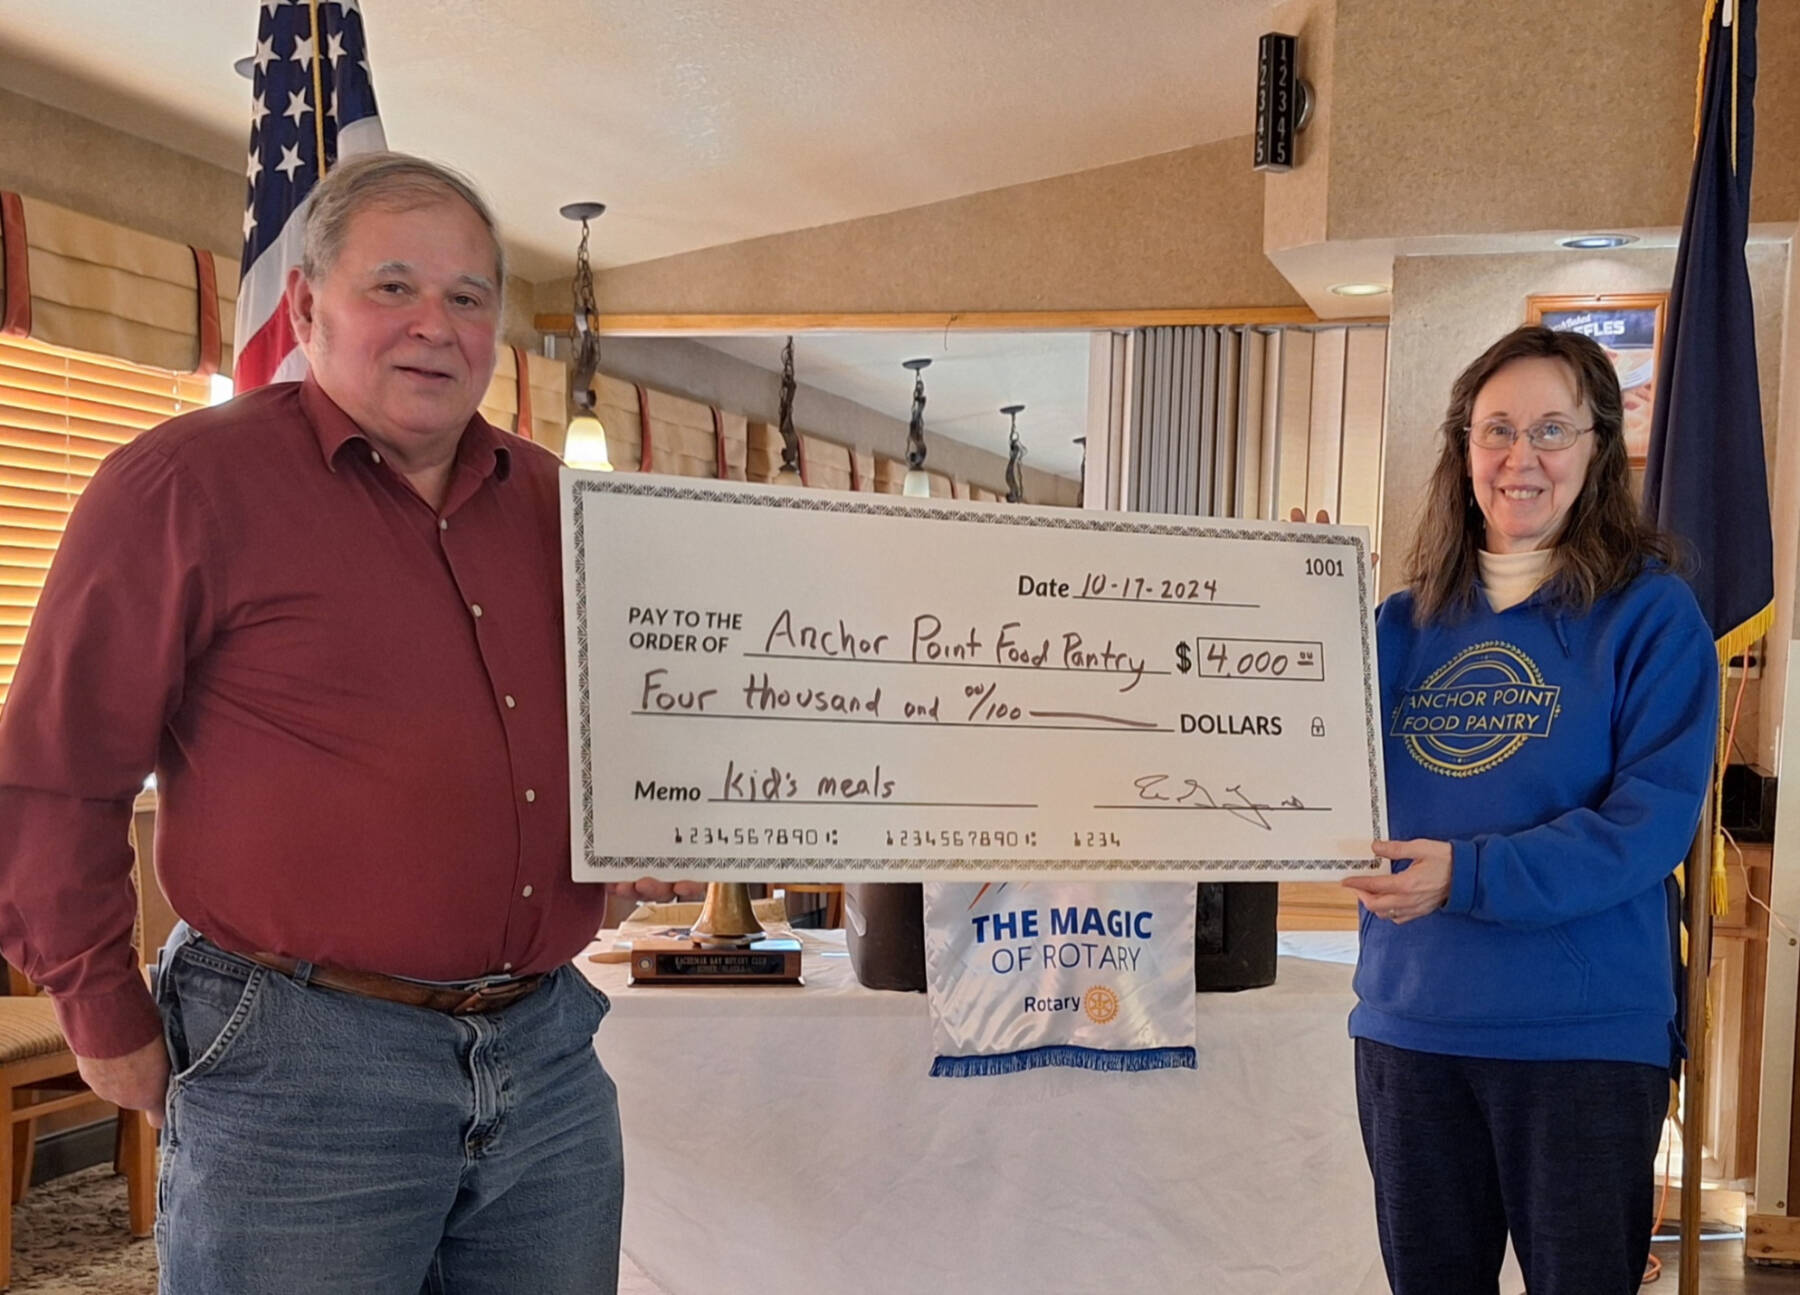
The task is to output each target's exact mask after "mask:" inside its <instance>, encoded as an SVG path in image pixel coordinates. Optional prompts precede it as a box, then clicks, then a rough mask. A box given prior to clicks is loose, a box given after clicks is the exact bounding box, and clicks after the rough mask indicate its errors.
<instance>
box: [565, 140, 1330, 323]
mask: <svg viewBox="0 0 1800 1295" xmlns="http://www.w3.org/2000/svg"><path fill="white" fill-rule="evenodd" d="M1262 198H1263V185H1262V177H1261V176H1260V175H1258V174H1257V173H1256V172H1254V171H1252V170H1251V169H1250V140H1249V138H1248V137H1244V138H1240V139H1230V140H1224V141H1222V142H1220V143H1217V144H1208V145H1205V146H1202V147H1199V148H1190V149H1182V150H1180V151H1179V152H1174V153H1163V154H1159V155H1157V156H1155V157H1147V158H1140V159H1138V160H1137V161H1134V162H1125V163H1122V164H1120V165H1118V166H1108V167H1102V168H1100V169H1098V170H1093V171H1083V172H1080V173H1078V174H1075V175H1067V176H1061V177H1059V178H1056V179H1052V180H1042V181H1038V182H1036V183H1033V184H1022V185H1015V186H1012V187H1010V188H1005V189H995V190H991V191H990V192H987V193H978V194H973V195H970V196H968V197H963V198H955V199H951V200H950V201H948V202H938V203H932V204H930V205H928V206H923V207H914V208H911V209H908V210H906V211H898V212H892V213H889V214H887V215H883V216H871V217H868V218H866V219H862V220H852V221H845V222H843V223H841V224H836V225H824V226H819V227H817V228H814V229H805V230H799V231H797V232H794V233H788V234H777V235H773V236H771V237H768V238H758V239H751V240H749V241H747V242H742V243H732V244H729V245H726V246H723V247H714V248H707V249H705V250H703V251H699V252H690V253H686V254H684V255H681V256H672V257H667V258H664V259H662V260H658V261H646V262H643V263H641V264H638V265H628V266H622V267H618V268H615V269H610V270H607V271H605V272H604V273H602V274H600V275H599V276H598V278H597V280H596V284H595V289H596V293H597V295H598V297H599V301H600V308H601V309H602V310H603V311H606V312H608V313H628V314H638V313H725V314H736V313H751V314H756V313H779V312H838V311H854V312H867V311H959V310H967V311H975V310H1102V309H1104V310H1130V309H1154V308H1163V307H1209V306H1293V305H1299V304H1301V302H1300V298H1299V296H1298V295H1296V294H1295V292H1294V290H1293V289H1292V288H1291V287H1289V286H1288V283H1287V281H1286V280H1285V279H1284V278H1282V277H1281V275H1280V274H1279V273H1278V272H1277V271H1276V269H1275V267H1274V266H1272V265H1271V264H1270V263H1269V261H1268V258H1267V257H1265V256H1264V255H1263V251H1262V229H1263V212H1262ZM568 302H569V290H568V283H567V281H566V280H564V281H562V282H559V283H553V284H540V285H539V293H538V307H539V309H540V310H544V311H566V310H567V309H568Z"/></svg>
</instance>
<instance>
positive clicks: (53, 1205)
mask: <svg viewBox="0 0 1800 1295" xmlns="http://www.w3.org/2000/svg"><path fill="white" fill-rule="evenodd" d="M125 1220H126V1213H125V1180H124V1179H123V1178H121V1177H119V1176H117V1175H116V1174H114V1173H113V1172H112V1170H111V1168H110V1167H109V1166H106V1165H98V1166H96V1167H95V1168H93V1169H84V1170H82V1171H81V1172H80V1173H76V1174H69V1175H67V1176H66V1177H63V1178H57V1179H54V1180H52V1181H51V1182H48V1183H45V1184H44V1185H43V1186H42V1187H34V1188H33V1189H32V1190H31V1194H30V1195H28V1196H27V1197H26V1198H25V1199H24V1200H23V1201H21V1202H20V1203H19V1205H18V1207H17V1208H16V1209H14V1210H13V1284H12V1290H11V1291H10V1292H9V1295H97V1293H99V1292H104V1295H156V1243H155V1242H153V1241H151V1240H149V1239H148V1238H146V1239H145V1240H142V1241H134V1240H132V1237H131V1233H130V1231H129V1230H127V1228H126V1225H125ZM619 1270H620V1271H619V1295H661V1291H660V1290H659V1288H658V1287H657V1285H656V1283H654V1282H652V1281H651V1280H650V1279H649V1278H648V1277H646V1276H644V1274H643V1273H642V1272H641V1271H640V1270H639V1269H638V1266H637V1265H636V1264H634V1263H632V1262H631V1260H630V1259H629V1258H627V1257H625V1256H623V1255H621V1256H620V1257H619Z"/></svg>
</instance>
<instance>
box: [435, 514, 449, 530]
mask: <svg viewBox="0 0 1800 1295" xmlns="http://www.w3.org/2000/svg"><path fill="white" fill-rule="evenodd" d="M438 529H439V530H440V531H447V530H449V529H450V519H449V518H448V517H440V518H438Z"/></svg>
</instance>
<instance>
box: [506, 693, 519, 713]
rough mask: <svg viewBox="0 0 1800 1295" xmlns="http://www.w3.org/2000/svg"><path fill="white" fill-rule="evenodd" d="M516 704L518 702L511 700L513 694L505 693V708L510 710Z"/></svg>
mask: <svg viewBox="0 0 1800 1295" xmlns="http://www.w3.org/2000/svg"><path fill="white" fill-rule="evenodd" d="M518 704H519V703H518V702H516V701H514V700H513V695H512V694H511V693H507V694H506V709H508V710H511V709H512V708H513V707H514V706H517V705H518Z"/></svg>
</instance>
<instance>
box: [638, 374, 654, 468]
mask: <svg viewBox="0 0 1800 1295" xmlns="http://www.w3.org/2000/svg"><path fill="white" fill-rule="evenodd" d="M632 385H633V386H634V387H636V388H637V396H638V471H639V472H654V471H656V468H655V467H654V466H652V462H651V453H650V393H649V392H648V391H646V390H645V389H644V384H643V383H641V382H634V383H633V384H632Z"/></svg>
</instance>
